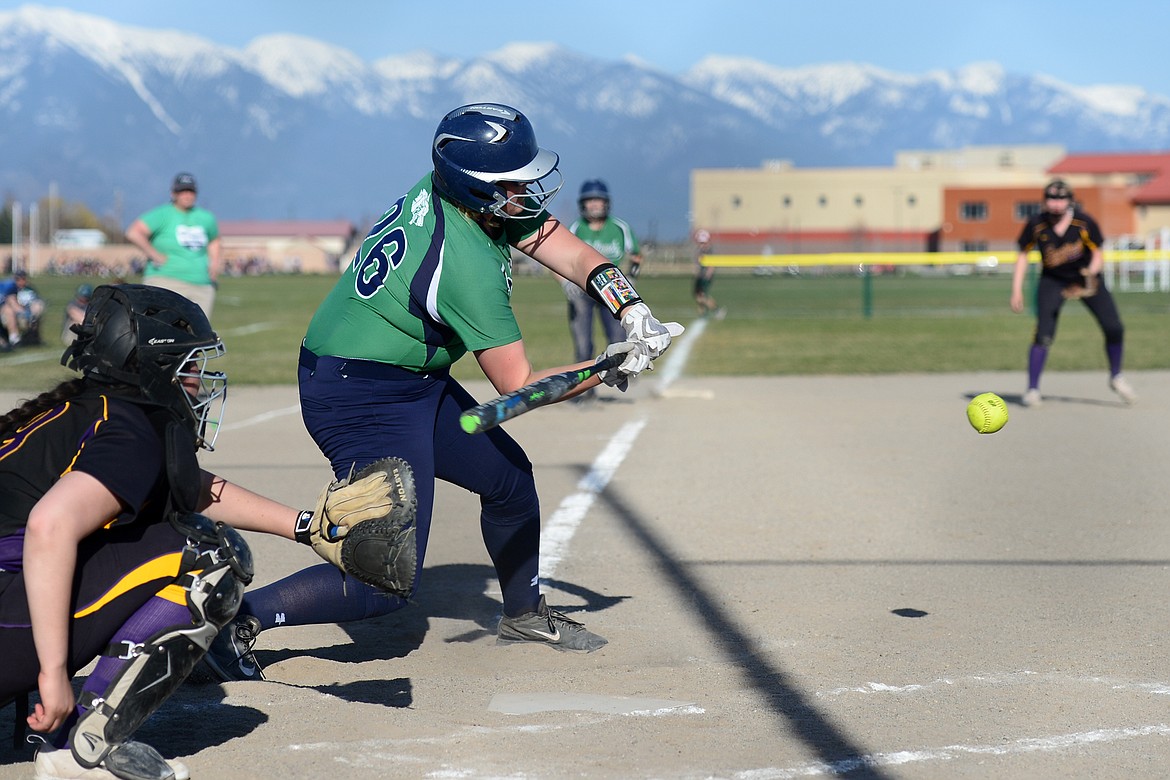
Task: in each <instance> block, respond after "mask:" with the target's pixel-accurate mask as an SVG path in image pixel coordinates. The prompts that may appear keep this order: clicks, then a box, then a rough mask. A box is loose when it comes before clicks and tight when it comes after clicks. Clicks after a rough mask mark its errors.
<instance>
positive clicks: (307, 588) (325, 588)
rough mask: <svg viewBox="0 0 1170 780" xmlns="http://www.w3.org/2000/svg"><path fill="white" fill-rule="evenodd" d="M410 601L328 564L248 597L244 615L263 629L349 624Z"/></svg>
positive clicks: (311, 567)
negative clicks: (258, 622) (374, 586)
mask: <svg viewBox="0 0 1170 780" xmlns="http://www.w3.org/2000/svg"><path fill="white" fill-rule="evenodd" d="M404 606H406V601H405V600H403V599H401V598H399V597H397V596H390V595H387V594H386V593H383V592H382V591H380V590H378V589H377V588H373V587H370V586H369V585H366V584H364V583H361V582H358V581H357V580H355V579H354V578H353V577H345V576H343V575H342V574H341V572H340V571H338V570H337V569H336V568H335V567H333V566H331V565H330V564H328V563H322V564H320V565H318V566H310V567H309V568H307V569H301V570H300V571H298V572H296V573H295V574H290V575H289V576H287V577H285V578H284V579H283V580H278V581H276V582H274V583H272V584H271V585H265V586H264V587H262V588H257V589H256V590H254V591H249V592H248V593H247V594H245V596H244V603H243V606H241V607H240V614H241V615H252V616H253V617H255V618H257V619H258V620H259V621H260V626H261V628H262V629H269V628H272V627H274V626H308V625H314V624H317V623H347V622H349V621H352V620H364V619H365V618H370V617H376V616H378V615H385V614H388V613H390V612H393V611H394V610H396V609H402V607H404Z"/></svg>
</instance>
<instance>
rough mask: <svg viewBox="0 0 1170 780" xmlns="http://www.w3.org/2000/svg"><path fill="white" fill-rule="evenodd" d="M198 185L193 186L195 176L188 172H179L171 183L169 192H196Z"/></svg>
mask: <svg viewBox="0 0 1170 780" xmlns="http://www.w3.org/2000/svg"><path fill="white" fill-rule="evenodd" d="M198 189H199V188H198V187H196V186H195V177H194V176H192V175H191V174H189V173H180V174H179V175H178V176H176V177H175V183H174V184H172V185H171V192H186V191H187V190H190V191H191V192H197V191H198Z"/></svg>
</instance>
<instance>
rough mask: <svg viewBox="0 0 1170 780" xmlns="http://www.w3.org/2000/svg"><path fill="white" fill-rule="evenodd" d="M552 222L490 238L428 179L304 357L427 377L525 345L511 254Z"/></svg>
mask: <svg viewBox="0 0 1170 780" xmlns="http://www.w3.org/2000/svg"><path fill="white" fill-rule="evenodd" d="M547 219H548V212H541V213H540V214H538V215H537V216H535V217H532V218H530V219H523V220H520V219H512V220H505V221H504V226H505V228H504V232H503V233H502V234H501V235H500V236H499V237H498V238H496V239H493V238H491V237H490V236H488V235H487V234H486V233H484V231H483V229H482V228H481V227H480V226H479V225H478V224H476V222H475V221H474V220H472V219H471V217H470V216H468V215H467V213H466V212H464V211H463V210H461V209H460V208H459V207H458V206H456V205H454V204H452V203H450V202H448V201H447V200H445V199H444V198H442V197H440V195H439V194H438V193H437V192H435V191H434V188H433V187H432V186H431V176H430V174H427V175H426V176H424V177H423V178H422V179H421V180H420V181H419V182H418V183H417V184H415V185H414V187H412V188H411V190H410V191H409V192H407V193H406V194H405V195H403V196H402V197H401V198H399V199H398V201H397V202H396V203H395V204H394V205H393V206H391V207H390V209H389V210H388V211H387V212H386V213H385V214H383V215H382V218H381V219H380V220H378V222H377V224H375V225H374V226H373V227H372V228H371V229H370V232H369V234H368V235H367V236H366V238H365V240H364V241H362V245H361V248H360V249H359V250H358V251H357V253H356V254H355V255H354V257H353V260H352V261H351V262H350V264H349V265H348V266H347V267H346V268H345V269H344V271H343V272H342V274H341V278H340V279H338V281H337V284H336V285H334V287H333V290H332V291H331V292H330V293H329V295H327V296H326V298H325V300H324V301H323V302H322V304H321V306H320V307H319V308H318V309H317V312H316V314H314V315H313V319H312V321H311V322H310V323H309V330H308V332H307V333H306V334H305V347H306V348H307V349H308V350H309V351H310V352H313V353H314V354H316V355H318V356H325V355H332V356H334V357H343V358H358V359H362V360H375V361H378V362H381V363H389V364H391V365H395V366H399V367H400V368H406V369H410V370H412V371H418V372H422V373H426V372H429V371H435V370H440V369H444V368H446V367H448V366H450V365H451V364H452V363H454V362H455V361H456V360H458V359H459V358H461V357H462V356H463V355H464V354H465V353H467V352H468V351H473V352H474V351H477V350H480V349H488V348H490V347H499V346H503V345H504V344H511V343H512V342H515V341H519V340H520V327H519V325H517V324H516V316H515V314H513V312H512V254H511V248H510V246H509V245H510V244H515V243H517V242H518V241H521V240H523V239H524V238H527V237H528V236H530V235H532V234H533V233H535V232H536V231H537V230H538V229H539V228H540V226H541V225H542V224H544V222H545V220H547Z"/></svg>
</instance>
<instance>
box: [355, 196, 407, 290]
mask: <svg viewBox="0 0 1170 780" xmlns="http://www.w3.org/2000/svg"><path fill="white" fill-rule="evenodd" d="M404 199H405V198H399V199H398V202H397V203H395V204H394V205H393V206H391V207H390V210H389V211H387V212H386V213H385V214H384V215H383V216H382V219H381V220H379V222H378V224H377V225H374V228H373V230H371V231H370V233H371V235H376V234H377V233H378V232H379V231H380V230H385V229H386V227H388V226H389V225H391V224H393V223H394V220H395V219H396V218H397V217H398V215H399V214H400V213H401V212H402V202H403V200H404ZM405 255H406V231H405V230H403V229H402V226H401V225H398V226H395V227H394V228H391V229H390V230H387V231H386V232H385V233H384V234H383V235H382V237H381V238H379V239H378V241H377V243H375V244H374V245H373V246H372V247H370V250H369V251H368V252H366V256H365V257H363V258H362V259H361V263H360V264H359V265H358V268H357V274H356V276H355V278H354V289H355V291H356V292H357V294H358V295H360V296H361V297H362V298H371V297H373V295H374V293H376V292H378V290H379V289H381V288H382V286H383V285H385V284H386V277H387V276H389V275H390V272H391V271H393V270H394V269H396V268H397V267H398V266H399V265H401V264H402V258H403V257H404V256H405Z"/></svg>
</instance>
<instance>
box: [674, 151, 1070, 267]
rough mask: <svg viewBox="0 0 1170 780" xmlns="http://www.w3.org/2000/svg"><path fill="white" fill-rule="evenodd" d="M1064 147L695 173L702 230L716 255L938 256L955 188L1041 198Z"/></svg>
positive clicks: (695, 217)
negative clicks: (886, 164)
mask: <svg viewBox="0 0 1170 780" xmlns="http://www.w3.org/2000/svg"><path fill="white" fill-rule="evenodd" d="M1064 155H1065V150H1064V148H1063V147H1061V146H1055V145H1046V146H1018V147H1017V146H988V147H966V148H963V149H960V150H956V151H928V150H911V151H903V152H899V153H898V154H897V155H896V157H895V164H894V166H893V167H892V168H797V167H795V166H793V165H792V163H790V162H788V161H772V162H768V163H766V164H765V165H764V166H763V167H762V168H759V169H754V170H747V169H707V170H695V171H693V172H692V174H691V219H692V225H693V227H694V229H696V230H698V229H705V230H707V231H709V232H710V233H711V235H712V243H713V244H714V245H715V249H716V251H718V252H738V253H760V252H762V253H769V252H771V253H776V254H786V253H802V252H830V251H910V252H915V251H931V250H935V249H939V248H941V247H940V244H941V242H942V241H943V240H944V238H943V226H944V220H943V219H942V215H943V213H944V209H945V207H946V204H945V193H946V191H947V189H948V188H952V187H955V188H961V187H983V188H1006V189H1019V190H1021V191H1027V190H1034V191H1036V192H1039V191H1040V189H1041V188H1042V187H1043V186H1044V183H1045V182H1046V181H1047V180H1048V179H1049V178H1050V176H1049V174H1048V172H1047V171H1048V169H1049V168H1050V167H1051V166H1052V165H1054V164H1055V163H1056V162H1058V161H1059V160H1060V159H1062V158H1063V157H1064Z"/></svg>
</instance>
